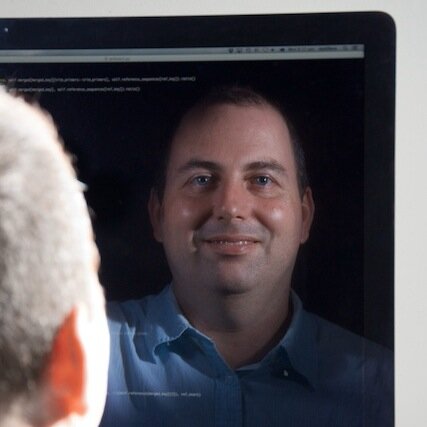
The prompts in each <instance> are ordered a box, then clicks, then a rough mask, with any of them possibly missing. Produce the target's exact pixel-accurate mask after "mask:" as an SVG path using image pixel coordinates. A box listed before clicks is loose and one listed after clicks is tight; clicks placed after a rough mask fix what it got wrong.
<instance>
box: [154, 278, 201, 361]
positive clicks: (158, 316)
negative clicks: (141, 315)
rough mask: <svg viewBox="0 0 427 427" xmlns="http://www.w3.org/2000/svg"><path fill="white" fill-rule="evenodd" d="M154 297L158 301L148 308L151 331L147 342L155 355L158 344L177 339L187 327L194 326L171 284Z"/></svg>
mask: <svg viewBox="0 0 427 427" xmlns="http://www.w3.org/2000/svg"><path fill="white" fill-rule="evenodd" d="M153 298H155V299H156V301H155V303H153V304H150V305H149V306H148V310H147V317H146V319H150V329H151V331H150V333H149V334H147V339H146V342H147V346H148V349H149V350H150V351H151V353H152V354H153V355H154V352H155V350H156V348H157V346H159V345H160V344H165V343H169V342H171V341H173V340H176V339H177V338H179V337H181V335H182V334H183V333H184V332H185V331H186V330H187V329H190V328H191V329H193V328H192V326H191V325H190V323H189V322H188V320H187V319H186V318H185V317H184V315H183V314H182V313H181V311H180V309H179V307H178V303H177V302H176V299H175V296H174V294H173V291H172V288H171V286H170V285H169V286H166V288H165V289H163V291H162V292H160V293H159V294H158V295H156V296H154V297H153ZM153 302H154V301H153Z"/></svg>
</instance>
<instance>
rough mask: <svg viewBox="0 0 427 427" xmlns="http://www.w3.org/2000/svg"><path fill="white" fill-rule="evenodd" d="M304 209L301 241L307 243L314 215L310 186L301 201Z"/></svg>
mask: <svg viewBox="0 0 427 427" xmlns="http://www.w3.org/2000/svg"><path fill="white" fill-rule="evenodd" d="M301 209H302V229H301V240H300V242H301V243H305V242H306V241H307V240H308V236H309V235H310V228H311V223H312V222H313V217H314V200H313V194H312V191H311V188H310V187H307V188H306V189H305V190H304V194H303V197H302V202H301Z"/></svg>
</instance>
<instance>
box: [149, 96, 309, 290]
mask: <svg viewBox="0 0 427 427" xmlns="http://www.w3.org/2000/svg"><path fill="white" fill-rule="evenodd" d="M313 210H314V206H313V201H312V198H311V192H310V189H306V190H305V192H304V194H303V195H302V196H301V195H300V193H299V190H298V183H297V173H296V165H295V159H294V155H293V151H292V147H291V142H290V136H289V132H288V128H287V126H286V123H285V122H284V120H283V118H282V117H281V116H280V114H279V113H278V112H277V111H276V110H275V109H273V108H272V107H270V106H268V105H263V106H236V105H229V104H221V105H218V106H213V107H210V108H209V109H207V110H206V111H204V112H203V113H200V112H199V113H192V114H190V115H189V116H187V117H186V118H185V119H184V121H183V123H182V124H181V126H180V128H179V129H178V131H177V133H176V135H175V137H174V140H173V143H172V147H171V152H170V159H169V164H168V167H167V173H166V185H165V191H164V197H163V200H162V201H161V202H159V200H158V199H157V198H156V196H153V197H152V199H151V201H150V214H151V219H152V223H153V228H154V235H155V237H156V239H157V240H158V241H160V242H162V243H163V246H164V249H165V252H166V256H167V259H168V262H169V266H170V268H171V272H172V275H173V281H174V286H175V288H181V289H182V290H185V291H187V292H188V291H190V292H193V290H194V292H197V291H207V292H219V293H222V294H241V293H244V292H255V293H258V292H267V293H270V294H271V296H274V295H275V292H283V289H286V287H287V286H289V284H290V279H291V274H292V269H293V266H294V263H295V258H296V255H297V252H298V248H299V245H300V244H301V243H303V242H305V240H306V239H307V238H308V233H309V229H310V225H311V220H312V216H313Z"/></svg>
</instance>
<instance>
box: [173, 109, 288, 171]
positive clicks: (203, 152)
mask: <svg viewBox="0 0 427 427" xmlns="http://www.w3.org/2000/svg"><path fill="white" fill-rule="evenodd" d="M192 157H201V158H202V159H203V160H205V159H206V160H212V161H218V162H219V163H227V162H233V163H236V162H244V161H246V160H247V161H253V160H260V159H262V158H267V157H269V158H271V157H273V158H275V160H277V161H279V162H280V161H281V162H285V163H286V164H287V165H286V166H287V167H288V168H289V167H295V165H294V158H293V153H292V147H291V142H290V135H289V130H288V127H287V125H286V122H285V120H284V118H283V117H282V115H281V114H280V113H279V112H278V111H277V110H276V109H274V108H273V107H271V106H270V105H267V104H263V105H250V106H246V105H245V106H241V105H233V104H220V105H215V106H211V107H208V108H205V109H203V110H195V111H191V112H190V113H189V114H187V116H186V117H184V119H183V121H182V123H181V124H180V126H179V128H178V130H177V132H176V134H175V136H174V138H173V140H172V145H171V149H170V157H169V164H168V170H169V169H170V168H173V167H174V166H178V164H177V163H181V162H185V161H186V160H187V159H188V158H192Z"/></svg>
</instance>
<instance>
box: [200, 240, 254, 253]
mask: <svg viewBox="0 0 427 427" xmlns="http://www.w3.org/2000/svg"><path fill="white" fill-rule="evenodd" d="M203 243H204V244H205V245H206V246H207V247H208V248H210V249H211V250H213V251H214V252H215V253H218V254H220V255H243V254H246V253H248V252H250V251H251V250H252V249H253V248H254V247H255V246H256V245H257V243H259V242H258V241H257V240H255V239H253V238H248V237H222V236H221V237H215V238H209V239H206V240H204V241H203Z"/></svg>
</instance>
